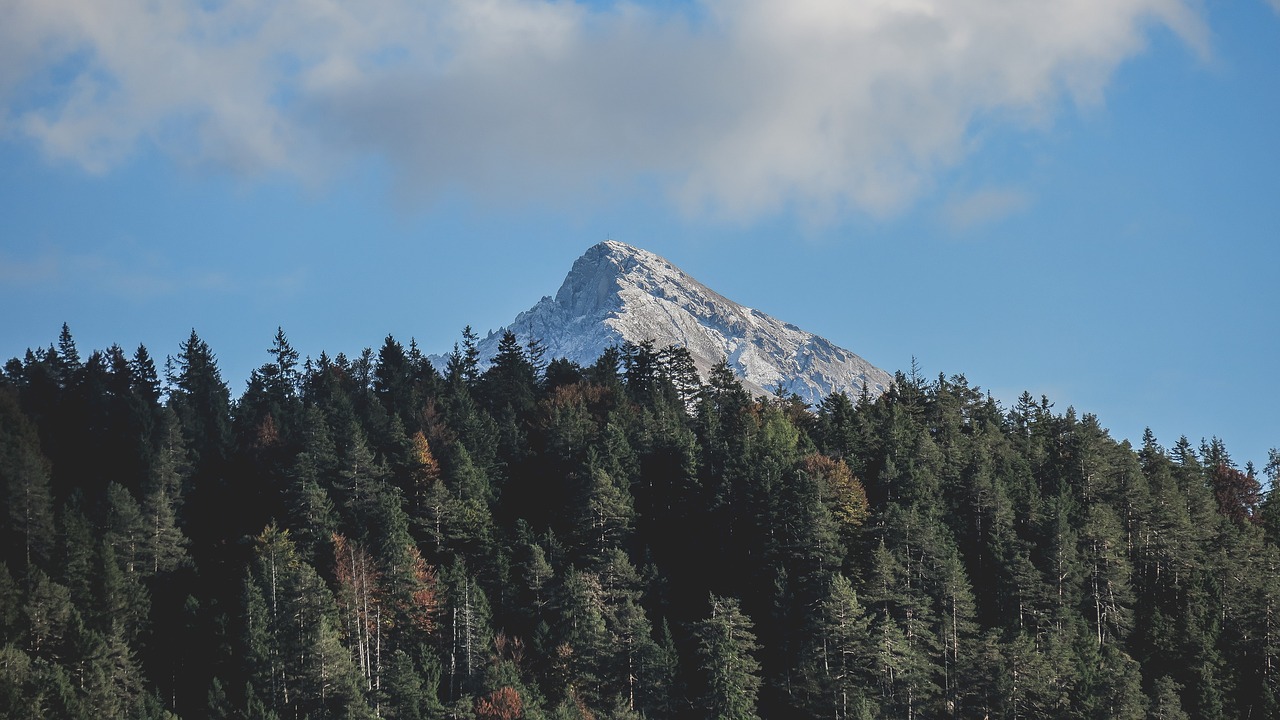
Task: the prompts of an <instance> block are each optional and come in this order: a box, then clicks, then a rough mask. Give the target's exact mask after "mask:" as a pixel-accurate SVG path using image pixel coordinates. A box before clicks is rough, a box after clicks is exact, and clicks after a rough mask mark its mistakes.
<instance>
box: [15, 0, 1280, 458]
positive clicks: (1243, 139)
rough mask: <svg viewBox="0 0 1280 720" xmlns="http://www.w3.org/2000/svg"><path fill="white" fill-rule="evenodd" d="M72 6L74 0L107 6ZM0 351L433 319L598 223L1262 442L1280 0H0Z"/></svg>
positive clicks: (661, 250)
mask: <svg viewBox="0 0 1280 720" xmlns="http://www.w3.org/2000/svg"><path fill="white" fill-rule="evenodd" d="M108 5H109V6H110V7H107V6H108ZM0 14H2V15H3V16H4V17H5V18H6V22H5V23H4V24H3V27H0V303H3V306H4V307H5V308H6V312H5V313H4V315H3V316H0V355H2V356H3V357H4V358H8V357H12V356H19V355H21V354H22V352H23V351H24V350H25V349H26V348H27V347H31V346H38V345H46V344H49V343H51V342H53V341H54V340H56V337H57V333H58V330H59V328H60V327H61V324H62V323H63V322H67V323H69V324H70V326H71V329H72V331H73V333H74V335H75V338H76V340H77V342H78V344H79V346H80V349H81V351H82V352H87V351H88V350H90V349H94V348H104V347H106V346H107V345H109V344H111V343H113V342H115V343H120V344H121V345H122V346H124V347H126V348H128V349H132V348H133V347H135V346H136V345H137V344H139V343H144V344H146V345H147V347H148V348H149V349H150V350H151V352H152V353H153V354H155V355H157V356H160V357H163V356H164V355H166V354H172V353H174V352H176V350H177V347H178V344H179V342H181V341H182V340H183V339H184V338H185V337H186V336H187V334H188V333H189V332H190V331H191V329H192V328H194V329H195V330H196V331H197V332H198V333H199V334H200V336H201V337H202V338H204V339H205V340H206V341H208V342H209V344H210V345H211V346H212V347H213V349H214V351H215V352H216V353H217V354H218V356H219V361H220V365H221V367H222V370H223V373H224V376H225V377H226V379H227V380H228V382H229V384H230V385H231V386H232V389H233V391H234V392H237V393H238V392H239V391H240V390H242V389H243V387H244V381H245V380H246V379H247V377H248V374H249V371H250V369H252V368H253V367H256V366H257V365H259V364H262V363H264V362H266V360H267V354H266V349H267V347H268V346H269V344H270V342H271V339H272V336H273V334H274V332H275V329H276V327H277V326H282V327H283V328H284V329H285V331H286V333H287V334H288V335H289V337H290V339H291V341H292V342H293V344H294V345H295V346H296V347H297V348H298V349H299V350H300V351H301V352H302V353H304V354H311V355H315V354H318V353H319V352H320V351H321V350H326V351H328V352H329V353H330V354H334V353H337V352H339V351H343V352H347V353H348V354H352V353H358V352H359V351H360V349H361V348H363V347H366V346H372V347H375V348H376V347H377V346H378V345H379V344H380V343H381V341H382V338H383V337H385V336H386V335H387V334H393V335H395V336H396V337H397V338H399V339H401V340H403V341H406V342H407V341H408V340H409V338H411V337H413V338H416V339H417V341H418V343H419V344H420V345H421V346H422V347H423V348H424V349H425V350H427V351H444V350H447V349H448V348H449V347H450V346H451V345H452V344H453V343H454V342H455V341H456V340H457V339H458V337H459V333H460V330H461V328H462V327H463V326H464V325H467V324H470V325H473V326H474V327H475V328H476V329H478V330H479V331H481V332H483V331H485V330H487V329H490V328H495V327H498V326H501V325H503V324H505V323H506V322H508V321H510V320H511V319H512V318H513V317H514V316H515V314H516V313H518V312H519V311H521V310H524V309H527V308H528V307H529V306H531V305H532V304H533V303H534V302H536V301H537V299H538V298H539V297H541V296H542V295H547V294H553V293H554V292H555V290H556V288H557V287H558V286H559V283H560V281H561V280H562V279H563V277H564V274H565V273H566V272H567V271H568V268H569V266H570V265H571V264H572V262H573V260H574V259H575V258H576V257H577V256H578V255H579V254H581V253H582V251H583V250H585V249H586V248H587V247H589V246H590V245H592V244H594V243H596V242H598V241H600V240H603V239H605V238H606V237H612V238H614V239H618V240H622V241H624V242H629V243H632V244H634V245H638V246H641V247H644V248H646V249H649V250H652V251H654V252H656V253H658V254H660V255H662V256H664V257H666V258H668V259H670V260H671V261H672V262H674V263H675V264H677V265H678V266H680V267H682V268H683V269H685V270H686V271H688V272H689V273H691V274H692V275H693V276H694V277H697V278H699V279H700V280H702V281H703V282H705V283H706V284H708V285H709V286H711V287H713V288H715V289H716V290H718V291H720V292H721V293H723V294H725V295H726V296H728V297H730V298H733V299H735V300H738V301H739V302H742V303H744V304H747V305H750V306H752V307H756V308H759V309H761V310H763V311H765V312H768V313H770V314H772V315H774V316H776V317H779V318H782V319H784V320H787V321H790V322H794V323H796V324H797V325H800V326H801V327H804V328H805V329H808V330H811V331H813V332H816V333H819V334H821V335H824V336H826V337H827V338H829V339H831V340H832V341H834V342H836V343H837V344H840V345H842V346H845V347H847V348H849V349H851V350H853V351H855V352H857V353H859V354H861V355H863V356H864V357H866V358H867V359H868V360H870V361H871V362H873V363H875V364H877V365H879V366H881V367H883V368H885V369H888V370H890V371H892V370H895V369H902V368H906V367H908V366H909V365H910V363H911V358H912V357H913V356H914V357H915V358H916V359H917V360H918V362H919V364H920V365H921V367H922V368H923V369H924V371H925V372H926V373H928V374H930V375H933V374H936V373H938V372H945V373H947V374H952V373H964V374H965V375H966V376H967V377H968V378H969V380H970V381H971V382H972V383H974V384H976V385H979V386H981V387H982V388H986V389H989V390H991V391H992V392H993V393H994V394H995V395H996V396H997V397H998V398H1001V399H1003V400H1006V401H1010V400H1012V399H1013V398H1015V397H1016V396H1017V395H1018V394H1019V393H1021V392H1022V391H1023V390H1028V391H1030V392H1032V393H1033V394H1035V395H1040V394H1045V395H1048V396H1049V398H1050V399H1051V400H1052V401H1054V402H1055V403H1056V406H1057V407H1058V408H1059V409H1065V408H1066V407H1067V406H1075V407H1076V408H1077V410H1078V411H1080V412H1093V413H1095V414H1097V415H1098V416H1099V418H1100V420H1101V422H1102V424H1103V425H1104V426H1106V427H1109V428H1110V429H1111V430H1112V433H1113V435H1115V436H1117V437H1120V438H1126V437H1127V438H1131V439H1133V440H1134V441H1135V442H1136V441H1137V440H1138V439H1139V438H1140V436H1141V433H1142V429H1143V428H1144V427H1145V426H1150V427H1151V428H1152V429H1153V431H1154V432H1155V433H1156V435H1157V438H1158V439H1159V440H1160V441H1161V442H1162V443H1163V444H1164V445H1166V446H1169V445H1172V444H1173V442H1174V441H1176V440H1177V438H1178V436H1180V435H1184V434H1185V435H1187V436H1188V437H1190V438H1191V439H1192V440H1193V441H1194V442H1198V441H1199V440H1200V439H1201V438H1205V437H1209V436H1213V435H1217V436H1219V437H1221V438H1222V439H1223V440H1224V441H1225V442H1226V444H1227V447H1228V449H1229V450H1230V451H1231V453H1232V455H1233V456H1234V457H1235V459H1236V460H1237V461H1238V462H1239V463H1240V464H1241V465H1243V464H1244V463H1245V461H1248V460H1252V461H1254V462H1255V463H1256V464H1257V465H1258V466H1259V468H1261V466H1262V465H1263V464H1265V462H1266V454H1267V449H1268V448H1270V447H1274V446H1280V419H1278V418H1280V413H1278V409H1280V380H1277V376H1276V372H1275V371H1276V368H1277V367H1278V366H1277V363H1276V360H1275V359H1276V358H1277V357H1280V320H1278V317H1280V289H1278V285H1277V282H1276V280H1275V277H1276V271H1277V269H1278V268H1280V242H1278V241H1280V131H1277V130H1276V128H1277V127H1280V79H1278V78H1280V0H1230V1H1229V2H1214V3H1203V2H1183V1H1182V0H1108V1H1107V2H1089V1H1085V0H1080V1H1078V2H1077V1H1068V0H1063V1H1060V2H1052V3H1051V2H1043V3H1041V2H1026V3H1017V4H1010V3H1007V2H1003V1H998V0H964V1H963V2H959V1H956V0H901V1H900V2H830V1H823V0H791V1H790V2H785V3H783V2H766V1H765V0H739V1H738V2H728V1H727V0H705V1H704V2H689V3H682V2H649V3H646V2H635V3H614V2H596V3H589V4H588V3H574V2H557V3H550V2H543V1H541V0H470V1H469V2H457V1H455V2H448V1H444V0H418V1H415V2H410V1H409V0H369V2H365V3H358V4H353V5H351V6H349V7H348V6H345V5H334V4H330V3H325V2H320V1H319V0H281V1H280V2H276V3H253V2H249V1H248V0H221V1H219V2H200V3H195V2H173V3H162V4H158V5H157V4H154V3H146V2H142V1H141V0H137V1H135V0H116V1H115V2H112V3H91V2H86V1H76V0H0Z"/></svg>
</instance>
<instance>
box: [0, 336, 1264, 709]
mask: <svg viewBox="0 0 1280 720" xmlns="http://www.w3.org/2000/svg"><path fill="white" fill-rule="evenodd" d="M474 342H475V336H474V335H472V334H471V333H470V332H469V331H467V332H466V333H465V334H464V337H463V340H462V346H461V348H459V349H456V350H455V352H454V353H453V355H452V356H451V357H450V360H449V365H448V368H447V371H446V372H445V373H444V374H443V375H442V374H440V373H438V372H437V371H436V370H435V369H433V368H432V366H431V364H430V363H429V362H427V361H426V359H425V358H424V356H423V355H422V354H421V353H420V352H419V351H418V349H417V347H416V346H415V345H413V344H412V343H411V344H410V345H409V346H408V347H405V346H404V345H402V344H401V343H399V342H397V341H396V340H395V339H393V338H390V337H388V338H386V340H385V342H384V343H383V344H382V345H381V347H380V348H379V349H378V350H377V351H376V352H375V351H369V350H366V351H365V352H363V353H362V354H361V355H359V356H358V357H355V358H349V357H345V356H344V355H341V354H339V355H336V356H334V357H329V356H327V355H325V354H322V355H321V356H320V357H319V358H318V359H306V360H305V361H303V360H302V359H301V358H299V356H298V353H296V352H295V351H294V350H293V349H292V348H291V346H290V345H289V342H288V340H287V338H286V336H285V334H284V333H283V332H280V333H278V334H277V336H276V338H275V340H274V343H271V346H270V348H269V350H268V351H267V354H265V355H264V359H265V360H266V363H265V364H263V365H262V366H261V367H260V368H258V369H257V370H255V371H254V372H253V373H252V376H251V377H250V378H249V379H248V382H247V385H246V386H245V389H244V391H243V393H242V394H240V395H239V397H235V396H233V394H232V393H231V391H230V389H229V387H228V384H227V382H226V381H225V380H224V379H223V378H222V376H221V373H220V372H219V369H218V366H217V362H216V359H215V356H214V353H213V351H212V349H211V348H210V347H209V346H208V345H207V344H206V343H205V342H203V341H202V340H201V339H200V338H199V337H198V336H197V335H196V334H195V333H194V332H193V333H192V334H191V336H190V338H188V339H187V340H186V341H184V342H182V343H180V344H179V346H178V347H177V348H176V352H175V354H174V355H173V356H172V358H171V359H170V360H169V361H168V362H164V361H161V362H160V367H157V362H156V361H155V360H154V359H153V358H152V357H151V356H150V355H149V354H148V352H147V350H146V349H145V348H141V347H140V348H138V349H137V350H136V351H135V352H132V353H126V352H125V351H124V350H122V349H121V348H119V347H111V348H109V349H106V350H103V351H94V352H92V353H89V354H87V356H83V357H82V355H81V353H80V352H79V351H78V349H77V347H76V345H75V342H74V340H73V338H72V335H71V333H70V332H69V331H68V330H67V328H66V327H65V326H64V328H63V332H62V334H61V336H60V337H59V338H58V340H57V342H56V343H55V344H53V345H51V346H49V347H48V348H45V349H40V350H36V351H32V352H29V353H28V354H27V355H26V356H25V357H24V358H21V359H14V360H11V361H9V363H8V364H7V365H6V366H5V368H4V374H3V378H2V379H0V480H2V481H3V492H4V507H5V512H4V513H3V516H2V517H0V523H3V525H2V526H0V530H2V532H3V546H2V547H3V558H2V560H3V565H0V716H2V717H6V718H28V717H30V718H94V719H97V718H139V719H150V718H170V717H174V716H178V717H182V718H205V717H208V718H219V719H221V718H252V719H254V720H266V719H269V718H270V719H273V720H294V719H297V718H370V717H383V718H396V719H399V720H414V719H419V718H480V719H483V720H491V719H498V718H502V719H507V720H509V719H512V718H522V717H523V718H642V717H643V718H750V717H757V716H758V717H763V718H797V717H815V718H817V717H825V718H835V719H836V720H840V719H842V718H952V717H956V718H1050V717H1052V718H1132V719H1134V720H1139V719H1143V718H1152V719H1156V718H1160V719H1166V720H1168V719H1173V718H1210V719H1212V718H1273V717H1277V716H1280V549H1278V547H1277V541H1278V540H1280V498H1277V497H1276V496H1275V495H1274V494H1271V495H1266V496H1264V495H1263V493H1262V488H1261V486H1260V483H1259V480H1258V478H1257V477H1256V475H1257V473H1255V470H1254V468H1253V467H1252V466H1246V467H1244V468H1239V467H1237V466H1236V464H1235V463H1234V462H1233V461H1232V460H1231V458H1230V456H1229V454H1228V452H1227V449H1226V448H1225V447H1224V445H1223V444H1222V443H1221V442H1220V441H1218V440H1216V439H1211V440H1208V441H1206V442H1199V443H1196V444H1193V443H1191V442H1188V441H1187V439H1185V438H1182V439H1177V440H1176V442H1174V443H1173V444H1172V446H1171V447H1165V446H1162V445H1161V444H1160V442H1159V441H1158V440H1157V439H1156V438H1154V437H1151V436H1150V435H1149V434H1148V436H1147V437H1146V438H1144V441H1143V444H1142V446H1141V447H1138V448H1133V447H1130V446H1129V444H1128V443H1124V442H1117V441H1115V440H1114V439H1112V438H1111V437H1109V436H1108V434H1107V431H1106V430H1105V429H1104V428H1103V427H1102V426H1101V425H1100V423H1099V420H1098V419H1097V418H1095V417H1093V416H1092V415H1088V414H1084V415H1077V413H1076V412H1075V411H1074V410H1072V409H1069V408H1068V409H1059V408H1055V407H1054V405H1053V404H1052V402H1051V401H1050V399H1046V398H1039V399H1037V398H1032V397H1031V396H1029V395H1024V396H1023V397H1022V399H1021V400H1020V401H1019V402H1018V403H1017V405H1016V406H1015V407H1012V408H1002V407H1001V406H1000V405H999V404H998V403H996V402H995V401H994V400H992V399H991V398H990V397H988V396H987V395H985V394H984V393H983V392H982V391H980V390H979V389H978V388H976V387H974V386H972V385H970V384H969V383H968V382H967V381H966V380H965V378H964V377H963V376H951V377H945V376H938V377H937V378H936V379H927V378H925V377H921V376H920V374H919V373H918V372H916V371H914V370H913V371H912V372H910V373H906V374H903V373H900V374H899V375H898V376H897V379H896V383H895V385H894V386H893V387H892V388H891V389H890V390H889V392H887V393H885V394H884V395H882V396H880V397H878V398H874V399H871V398H868V397H862V398H852V399H851V398H846V397H845V396H843V395H833V396H831V397H829V398H828V399H827V400H826V401H825V402H824V403H823V404H822V405H821V406H820V407H819V408H817V411H816V412H810V411H809V409H807V408H805V407H803V405H802V404H800V403H799V402H798V401H797V400H796V399H795V398H768V399H753V398H751V397H750V396H749V395H748V394H747V393H746V392H745V391H744V390H743V389H742V387H741V386H740V385H739V383H738V382H737V381H736V380H735V379H734V377H733V375H732V373H731V372H730V371H729V370H728V368H727V366H725V365H721V366H719V367H718V368H716V370H715V371H714V372H713V374H712V376H711V377H710V379H709V381H708V382H707V383H705V384H704V383H702V382H700V380H699V378H698V376H697V374H696V372H695V371H694V369H693V366H692V362H691V360H690V358H689V356H688V354H687V352H684V351H682V350H680V349H678V348H661V349H659V348H655V347H652V346H650V345H639V346H627V347H624V348H618V349H616V350H611V351H609V352H606V353H605V354H604V355H603V356H602V357H601V358H600V359H599V360H598V361H597V362H596V363H594V364H593V365H591V366H589V367H582V366H579V365H576V364H573V363H570V362H567V361H563V360H552V361H550V362H546V359H545V358H544V357H543V353H542V351H541V350H540V348H539V347H538V346H537V345H536V344H535V345H533V346H521V345H520V344H519V343H518V342H517V341H516V340H515V338H514V337H513V336H510V335H508V336H507V337H505V338H504V340H503V343H502V344H501V345H500V347H499V351H498V353H497V355H496V357H494V358H492V360H493V363H492V365H491V366H490V367H489V369H487V370H485V371H483V372H481V371H480V369H479V368H480V360H481V358H479V357H478V353H477V352H476V351H475V345H474ZM266 344H268V343H267V342H266V339H264V345H266ZM486 359H487V358H486ZM1246 401H1247V399H1245V398H1242V399H1241V402H1246ZM1277 469H1280V454H1277V453H1275V451H1273V454H1272V462H1271V464H1270V465H1269V466H1268V467H1267V468H1266V473H1267V474H1269V475H1270V476H1272V478H1273V479H1274V475H1275V473H1276V472H1277Z"/></svg>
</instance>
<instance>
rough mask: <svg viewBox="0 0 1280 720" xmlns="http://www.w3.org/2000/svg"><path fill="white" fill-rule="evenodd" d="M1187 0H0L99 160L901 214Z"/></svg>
mask: <svg viewBox="0 0 1280 720" xmlns="http://www.w3.org/2000/svg"><path fill="white" fill-rule="evenodd" d="M1273 1H1280V0H1273ZM1191 2H1192V0H1060V1H1059V2H1039V1H1034V0H1027V1H1024V2H1013V3H1011V2H1007V0H861V1H858V2H850V1H848V0H786V1H785V2H783V1H776V0H704V2H703V4H702V5H701V6H699V7H698V8H697V9H696V10H695V11H690V13H689V14H680V13H679V12H678V11H673V10H670V9H662V10H659V9H654V8H648V7H645V6H643V5H639V4H630V3H619V4H616V5H612V6H607V7H600V6H598V5H597V6H590V7H589V6H586V5H581V4H575V3H573V2H568V1H566V0H561V1H558V2H549V1H546V0H362V1H361V2H358V3H343V2H338V1H337V0H278V1H277V2H272V3H260V2H256V1H255V0H221V1H213V2H196V1H195V0H172V1H171V2H162V3H155V2H151V1H149V0H114V1H113V2H111V3H102V2H97V1H96V0H0V4H3V5H5V6H6V10H5V11H4V15H5V17H6V18H7V20H6V23H5V24H4V25H3V27H0V102H2V103H3V114H2V115H0V123H3V126H0V129H2V130H3V131H4V132H5V133H6V134H8V135H9V136H18V137H26V138H29V139H30V140H33V141H35V142H37V143H39V144H40V146H41V147H42V148H43V150H44V152H45V153H47V154H48V155H49V156H50V157H52V158H55V159H59V160H64V161H70V162H73V163H78V164H79V165H81V166H83V167H84V168H85V169H86V170H88V171H91V172H107V171H109V170H110V169H111V168H112V167H113V166H114V165H116V164H117V163H119V162H120V161H121V160H122V159H123V158H125V157H128V156H129V154H130V153H132V152H134V151H135V149H136V147H137V145H138V144H139V143H144V142H145V143H149V144H154V145H155V146H157V147H159V148H161V149H163V150H164V151H166V152H168V153H170V154H171V155H172V156H174V157H175V158H177V159H179V160H180V161H183V162H190V163H194V164H209V165H213V166H215V167H220V168H225V169H228V170H230V171H232V172H236V173H246V174H253V173H261V172H285V173H291V174H294V175H296V176H298V177H301V178H305V179H310V178H314V177H316V176H317V175H323V174H325V173H332V172H335V171H338V170H340V169H341V168H342V167H343V166H344V164H345V163H347V162H348V161H349V160H350V159H351V158H352V156H357V155H364V154H371V155H374V156H377V157H381V158H385V160H386V161H387V162H388V163H389V165H390V166H391V167H392V168H394V170H395V172H396V174H397V177H398V178H399V180H400V187H401V189H402V191H403V192H406V193H408V194H409V195H410V196H413V197H426V198H432V197H436V196H438V194H440V193H442V192H447V191H453V190H462V191H464V192H470V193H474V194H480V195H489V194H497V195H498V196H499V197H500V198H506V199H510V198H519V197H528V196H530V195H534V196H538V197H541V196H544V195H548V194H549V195H553V196H554V195H564V194H567V193H574V192H580V191H584V190H588V189H590V188H592V187H594V186H596V185H597V184H600V183H608V184H613V185H618V184H623V185H625V184H626V183H627V182H630V181H633V180H636V179H642V180H644V181H646V182H648V181H657V182H659V183H660V184H661V185H662V186H664V187H666V188H668V189H669V190H670V192H671V193H672V196H673V199H674V200H675V201H676V202H677V203H679V204H680V205H681V206H683V207H685V208H686V209H688V210H690V211H691V212H695V213H710V214H715V215H722V216H725V217H728V218H732V219H740V220H749V219H751V218H754V217H758V216H760V215H765V214H769V213H771V212H774V211H777V210H778V209H780V208H782V207H785V206H788V205H793V206H795V207H797V208H799V209H801V210H802V211H808V210H812V211H815V212H820V213H829V212H832V211H837V212H838V211H843V210H846V209H849V208H855V209H858V210H861V211H864V212H869V213H872V214H883V213H891V212H894V211H895V210H898V209H900V208H901V207H903V206H904V205H905V204H906V203H909V202H911V200H912V199H914V198H915V197H917V196H918V195H919V194H920V193H921V192H922V191H923V189H924V188H926V187H927V186H928V184H929V182H930V181H931V179H932V178H933V177H934V175H935V173H936V172H937V171H938V170H939V169H940V168H945V167H949V166H951V165H953V164H955V163H956V162H958V161H959V160H960V159H961V158H962V157H963V156H964V154H965V152H966V145H967V143H968V142H969V137H970V132H971V127H972V125H973V123H974V122H975V119H976V118H979V117H991V116H995V117H999V118H1005V119H1006V121H1009V122H1026V121H1043V120H1044V119H1046V118H1052V116H1053V114H1054V113H1055V112H1057V111H1058V110H1059V109H1060V107H1061V106H1062V104H1063V103H1064V102H1074V103H1096V102H1098V101H1099V100H1100V99H1101V96H1102V91H1103V90H1104V88H1105V87H1106V85H1107V82H1108V80H1109V78H1110V76H1111V74H1112V72H1113V71H1114V70H1115V68H1116V67H1117V66H1118V65H1119V64H1120V63H1121V62H1122V61H1123V60H1125V59H1126V58H1128V57H1131V56H1133V55H1134V54H1136V53H1138V52H1140V51H1141V50H1142V48H1143V44H1144V34H1145V32H1146V30H1147V29H1148V27H1149V26H1150V25H1152V24H1163V25H1166V26H1168V27H1170V28H1172V29H1173V30H1174V31H1175V32H1177V33H1178V34H1179V35H1180V36H1182V37H1183V38H1184V39H1185V40H1186V41H1187V42H1188V43H1189V44H1190V45H1192V46H1193V47H1196V48H1197V49H1200V50H1203V48H1204V45H1205V42H1206V41H1205V37H1206V31H1205V29H1204V28H1203V27H1202V24H1201V21H1200V19H1199V17H1198V15H1197V14H1196V13H1195V12H1194V11H1193V10H1192V9H1190V5H1189V3H1191ZM668 8H669V6H668Z"/></svg>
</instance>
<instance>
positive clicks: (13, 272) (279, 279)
mask: <svg viewBox="0 0 1280 720" xmlns="http://www.w3.org/2000/svg"><path fill="white" fill-rule="evenodd" d="M307 275H308V273H307V270H306V269H305V268H295V269H292V270H289V271H288V272H286V273H283V274H280V275H275V276H263V275H256V274H249V273H245V274H240V273H235V272H228V271H226V270H221V269H192V268H188V267H181V266H179V265H176V264H175V263H173V262H172V261H171V260H169V259H167V258H164V257H161V256H157V255H154V254H146V253H138V252H133V251H129V250H123V251H120V250H117V251H109V250H101V251H94V252H68V251H65V250H63V249H61V248H53V247H51V248H45V249H43V250H40V251H38V252H36V253H32V254H29V255H25V256H23V255H16V254H9V253H5V252H2V251H0V289H9V290H26V289H28V288H31V287H35V286H42V287H46V288H55V289H59V290H62V289H68V288H72V287H75V288H81V289H90V290H91V291H93V292H95V293H99V294H101V295H102V296H103V297H109V298H116V299H121V300H125V301H128V302H132V303H148V302H154V301H158V300H164V299H165V298H169V297H173V296H177V295H178V294H179V293H180V292H185V291H190V290H194V291H197V292H199V293H203V294H206V295H211V296H228V295H258V294H263V293H266V294H269V295H271V296H273V297H290V296H293V295H296V294H297V293H298V292H299V291H300V290H301V289H302V288H303V287H305V285H306V281H307Z"/></svg>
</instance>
